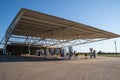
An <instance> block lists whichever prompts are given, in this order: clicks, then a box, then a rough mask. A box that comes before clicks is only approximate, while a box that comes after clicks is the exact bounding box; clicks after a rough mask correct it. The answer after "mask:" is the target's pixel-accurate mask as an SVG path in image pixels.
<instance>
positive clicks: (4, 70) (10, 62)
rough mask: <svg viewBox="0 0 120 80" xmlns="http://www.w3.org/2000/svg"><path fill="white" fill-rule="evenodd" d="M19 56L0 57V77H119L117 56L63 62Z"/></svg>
mask: <svg viewBox="0 0 120 80" xmlns="http://www.w3.org/2000/svg"><path fill="white" fill-rule="evenodd" d="M17 59H19V60H17ZM20 59H21V58H20V57H19V58H17V57H0V61H1V62H0V80H120V58H110V57H102V58H97V59H81V60H65V61H63V60H60V61H59V60H53V61H49V60H43V61H40V60H39V59H38V60H33V61H32V60H31V59H30V61H27V60H21V61H20ZM22 59H23V58H22Z"/></svg>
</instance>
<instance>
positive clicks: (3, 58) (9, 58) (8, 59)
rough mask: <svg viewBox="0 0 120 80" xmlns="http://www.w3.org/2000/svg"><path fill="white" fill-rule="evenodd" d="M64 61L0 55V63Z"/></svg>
mask: <svg viewBox="0 0 120 80" xmlns="http://www.w3.org/2000/svg"><path fill="white" fill-rule="evenodd" d="M61 60H65V59H59V58H52V59H48V58H41V57H31V56H13V55H0V62H29V61H61Z"/></svg>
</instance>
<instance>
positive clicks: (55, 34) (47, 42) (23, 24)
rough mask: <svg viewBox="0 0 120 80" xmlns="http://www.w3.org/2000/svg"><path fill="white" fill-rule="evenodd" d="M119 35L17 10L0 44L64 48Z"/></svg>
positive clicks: (38, 13)
mask: <svg viewBox="0 0 120 80" xmlns="http://www.w3.org/2000/svg"><path fill="white" fill-rule="evenodd" d="M119 36H120V35H117V34H114V33H111V32H108V31H104V30H101V29H97V28H94V27H91V26H88V25H85V24H81V23H78V22H73V21H70V20H66V19H62V18H58V17H55V16H51V15H48V14H43V13H40V12H36V11H32V10H28V9H23V8H22V9H21V10H20V11H19V13H18V14H17V15H16V17H15V19H14V20H13V21H12V23H11V24H10V26H9V28H8V29H7V31H6V33H5V36H4V38H3V39H2V41H1V44H4V49H6V46H7V44H15V43H17V44H28V46H31V45H34V46H45V47H56V46H57V47H61V46H62V47H65V46H74V45H80V44H85V43H91V42H96V41H101V40H106V39H110V38H116V37H119Z"/></svg>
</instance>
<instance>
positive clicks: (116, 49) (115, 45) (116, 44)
mask: <svg viewBox="0 0 120 80" xmlns="http://www.w3.org/2000/svg"><path fill="white" fill-rule="evenodd" d="M114 44H115V53H116V56H117V44H116V41H114Z"/></svg>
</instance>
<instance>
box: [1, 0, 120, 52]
mask: <svg viewBox="0 0 120 80" xmlns="http://www.w3.org/2000/svg"><path fill="white" fill-rule="evenodd" d="M21 8H28V9H32V10H36V11H38V12H43V13H46V14H50V15H54V16H58V17H62V18H65V19H69V20H72V21H76V22H79V23H84V24H87V25H90V26H93V27H96V28H100V29H103V30H107V31H110V32H114V33H117V34H120V29H119V28H120V0H0V40H1V39H2V37H3V36H4V33H5V31H6V29H7V28H8V26H9V25H10V23H11V22H12V20H13V19H14V17H15V15H16V14H17V12H18V11H19V10H20V9H21ZM114 40H116V41H117V48H118V52H120V38H116V39H111V40H106V41H100V42H95V43H90V44H84V45H80V46H75V47H74V50H76V51H77V52H78V51H80V52H81V51H82V52H87V51H89V48H91V47H92V48H94V49H96V50H97V51H99V50H101V51H104V52H114V51H115V49H114Z"/></svg>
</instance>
